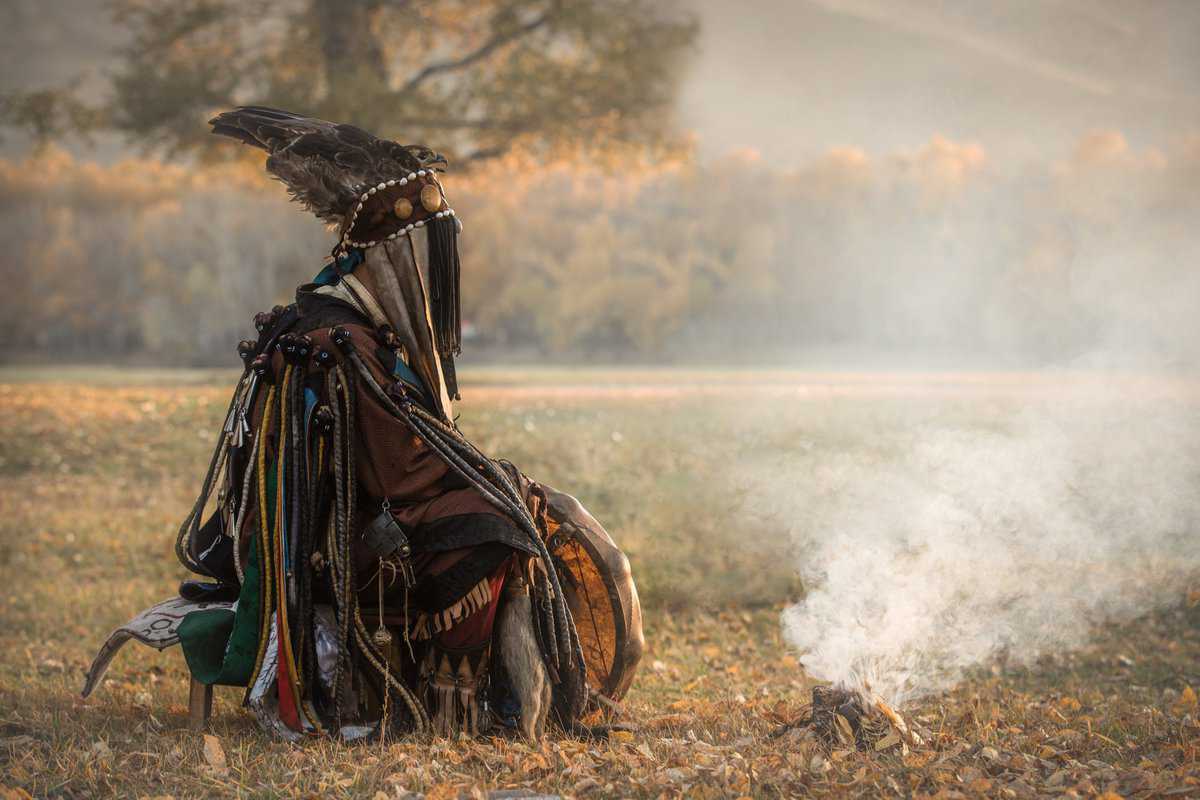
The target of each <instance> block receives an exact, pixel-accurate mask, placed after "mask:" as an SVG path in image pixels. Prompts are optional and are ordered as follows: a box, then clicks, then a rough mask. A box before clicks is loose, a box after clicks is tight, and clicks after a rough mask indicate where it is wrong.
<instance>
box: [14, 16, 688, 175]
mask: <svg viewBox="0 0 1200 800" xmlns="http://www.w3.org/2000/svg"><path fill="white" fill-rule="evenodd" d="M113 8H114V13H115V14H116V15H117V20H118V22H120V23H121V25H122V26H123V27H124V29H125V30H127V31H128V37H127V40H126V41H125V43H124V44H123V45H122V46H121V47H120V48H119V51H118V53H117V63H116V67H115V69H114V70H113V73H112V74H111V85H112V91H111V93H110V94H109V95H108V96H107V97H105V98H103V100H102V101H100V102H99V103H90V102H88V101H87V100H86V99H85V98H82V97H80V96H79V95H78V94H77V93H76V92H75V91H74V90H73V89H72V88H71V87H63V88H61V89H57V90H49V91H46V90H42V91H38V92H30V93H25V94H20V93H16V94H10V95H9V96H7V97H5V98H3V103H2V105H0V113H2V114H3V117H4V121H5V122H6V123H7V124H9V125H14V126H20V127H23V128H26V129H29V130H31V131H32V132H33V133H34V134H35V135H36V136H38V137H39V138H41V139H49V138H54V137H56V136H60V135H62V134H64V133H88V132H92V131H97V130H112V131H118V132H121V133H123V134H126V135H127V136H128V137H129V138H130V139H131V140H132V141H134V142H136V143H138V144H140V145H142V146H143V147H144V148H145V149H155V150H161V151H162V152H165V153H168V154H178V153H199V154H201V155H203V154H204V153H205V152H207V150H208V148H210V147H211V146H212V140H211V137H208V136H207V135H206V134H207V128H206V126H205V125H204V121H205V120H206V119H207V118H208V117H209V116H210V115H211V114H212V113H213V112H215V111H218V110H221V109H224V108H228V107H230V106H233V105H241V104H249V103H256V104H265V105H275V106H279V107H282V108H286V109H288V110H292V111H297V112H300V113H304V114H308V115H312V116H318V117H323V118H326V119H331V120H335V121H339V122H353V123H355V124H357V125H359V126H361V127H363V128H366V129H368V130H370V131H372V132H374V133H376V134H378V135H382V136H387V137H390V138H395V139H397V140H401V141H403V142H406V143H407V142H423V143H428V144H430V145H433V146H436V147H437V149H439V150H441V151H443V152H446V153H449V154H451V155H454V156H456V157H457V158H458V159H459V160H460V161H461V160H464V159H467V160H470V159H478V158H483V157H487V156H492V155H496V154H499V153H502V152H504V151H506V150H507V149H508V148H509V147H510V146H511V144H512V143H513V142H514V141H516V140H518V139H522V140H526V141H532V142H535V143H553V142H556V141H562V140H572V141H577V140H585V141H586V140H587V139H589V138H592V137H596V136H604V137H606V138H609V139H613V140H618V141H624V142H629V141H634V142H637V141H651V142H654V141H661V140H662V139H663V137H664V136H665V135H666V134H667V133H668V131H669V117H670V113H669V111H670V103H671V100H672V98H673V96H674V93H675V88H676V76H677V75H678V72H679V69H678V67H679V65H680V62H681V60H682V58H683V57H684V56H685V55H686V53H687V52H688V50H689V48H690V45H691V44H692V42H693V41H694V39H695V35H696V31H697V23H696V22H695V20H694V19H692V18H690V17H688V16H686V15H684V14H682V13H680V12H678V11H677V10H675V9H674V8H673V7H672V5H671V4H667V3H661V2H654V0H571V2H566V1H565V0H424V1H422V0H273V1H272V2H267V0H172V2H170V3H157V2H145V0H117V2H116V3H115V5H114V6H113Z"/></svg>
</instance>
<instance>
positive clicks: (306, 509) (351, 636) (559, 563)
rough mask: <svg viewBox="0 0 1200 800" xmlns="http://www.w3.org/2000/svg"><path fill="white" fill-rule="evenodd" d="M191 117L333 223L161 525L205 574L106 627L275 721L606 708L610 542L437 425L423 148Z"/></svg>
mask: <svg viewBox="0 0 1200 800" xmlns="http://www.w3.org/2000/svg"><path fill="white" fill-rule="evenodd" d="M211 124H212V126H213V131H214V133H217V134H221V135H225V136H231V137H233V138H236V139H239V140H241V141H243V142H246V143H248V144H251V145H254V146H256V147H260V148H262V149H264V150H266V151H267V152H268V153H269V157H268V159H267V163H266V167H267V170H268V172H270V173H271V174H272V175H274V176H275V177H277V178H278V179H279V180H281V181H282V182H283V183H284V184H285V185H286V186H287V188H288V190H289V191H290V192H291V194H292V196H293V197H294V198H295V199H297V200H298V201H300V202H301V203H303V204H304V205H305V206H306V207H307V208H308V209H310V210H311V211H313V212H314V213H315V214H316V215H317V216H318V217H319V218H321V219H322V220H324V221H325V222H327V223H330V224H332V225H335V226H336V228H337V233H338V241H337V244H336V245H335V247H334V249H333V254H332V258H331V260H330V261H329V263H328V264H327V265H326V266H325V267H324V268H323V269H322V270H321V271H320V273H319V274H318V275H317V276H316V277H315V279H314V280H313V282H312V283H309V284H306V285H304V286H301V287H300V288H299V289H298V290H297V293H296V302H295V303H293V304H292V305H289V306H287V307H282V306H277V307H276V308H274V309H273V310H272V311H269V312H264V313H261V314H259V315H258V316H257V317H256V318H255V320H254V328H255V332H256V335H255V337H254V338H253V339H247V340H245V341H243V342H242V343H241V344H240V345H239V348H238V350H239V353H240V355H241V357H242V359H243V362H244V366H245V369H244V372H243V375H242V378H241V380H240V381H239V383H238V385H237V388H236V389H235V391H234V394H233V398H232V400H231V402H230V405H229V409H228V412H227V414H226V416H225V424H224V426H223V429H222V431H221V432H220V434H219V437H218V442H217V446H216V449H215V451H214V453H213V456H212V459H211V461H210V464H209V468H208V471H207V474H206V476H205V478H204V482H203V486H202V488H201V492H200V495H199V497H198V498H197V500H196V503H195V506H194V508H193V509H192V512H191V513H190V514H189V515H188V516H187V519H186V520H185V522H184V523H183V525H182V527H181V529H180V531H179V536H178V540H177V543H176V553H177V555H178V557H179V559H180V560H181V561H182V563H183V564H184V565H185V566H186V567H188V569H190V570H191V571H193V572H195V573H197V574H198V575H200V576H202V577H203V578H204V579H205V580H202V581H188V582H185V583H184V585H183V586H182V587H181V588H180V596H179V597H176V598H171V599H170V600H167V601H164V603H161V604H159V605H158V606H155V607H154V608H152V609H149V610H148V611H146V612H143V614H142V615H140V616H139V617H138V618H135V619H134V620H133V621H131V622H130V623H128V624H127V625H125V626H122V627H121V628H119V629H118V630H117V631H115V632H114V634H113V635H112V637H110V639H109V641H108V642H107V643H106V645H105V647H104V648H103V649H102V650H101V653H100V655H99V656H97V659H96V662H95V663H94V664H93V667H92V669H91V670H90V671H89V675H88V681H87V685H86V686H85V689H84V693H85V695H86V694H88V693H90V692H91V691H92V690H93V689H94V688H95V686H96V685H97V684H98V682H99V680H100V678H101V676H102V675H103V673H104V670H105V669H106V668H107V666H108V663H109V662H110V661H111V659H112V657H113V655H114V654H115V653H116V651H117V650H118V649H119V648H120V646H121V645H122V644H123V643H124V642H125V641H126V640H127V639H129V638H134V639H137V640H140V641H143V642H145V643H148V644H151V645H153V646H156V647H160V649H161V648H162V647H166V646H169V645H172V644H175V643H179V644H181V645H182V649H183V651H184V655H185V657H186V659H187V663H188V667H189V669H190V671H191V673H192V675H193V677H194V678H195V679H196V680H198V681H200V682H202V683H204V684H208V685H213V684H219V685H232V686H243V687H245V688H246V693H245V703H246V705H247V706H248V707H249V708H250V709H252V711H253V712H254V713H255V715H256V716H257V718H258V719H259V721H260V722H261V724H262V725H263V726H264V728H266V729H268V730H271V731H273V732H275V733H277V734H279V735H281V736H284V737H285V738H298V737H300V736H302V735H305V734H317V733H322V732H324V733H331V734H334V735H338V736H341V737H343V738H346V739H353V738H357V737H363V736H368V737H375V736H380V735H384V734H386V733H387V732H390V731H395V732H426V731H431V732H434V733H440V734H450V733H455V732H460V731H461V732H467V733H473V732H477V731H480V730H482V729H484V728H486V727H488V726H489V725H491V724H493V723H495V722H501V723H504V724H507V725H512V726H517V727H519V728H520V730H522V731H523V732H524V733H525V734H526V735H528V736H533V737H535V736H537V735H540V732H541V730H542V728H543V726H544V722H545V719H546V716H547V713H549V715H550V718H551V719H553V720H555V721H556V722H557V723H558V724H560V725H561V726H563V727H565V728H568V729H572V728H575V727H576V726H577V725H578V723H579V720H580V719H581V718H583V717H585V715H587V714H589V713H591V712H593V711H595V710H596V709H599V708H602V707H612V703H611V702H608V703H606V702H604V700H603V698H607V699H608V700H609V701H615V700H619V699H620V697H621V696H622V695H623V694H624V692H625V691H626V690H627V689H628V686H629V683H630V682H631V680H632V678H633V672H634V669H635V668H636V665H637V662H638V660H639V658H640V655H641V648H642V634H641V616H640V608H639V606H638V600H637V592H636V589H635V588H634V585H633V581H632V577H631V576H630V572H629V566H628V562H627V560H626V559H625V557H624V555H623V554H622V553H621V552H620V550H619V549H618V548H617V547H616V545H615V544H614V543H613V541H612V539H611V538H610V537H609V536H608V534H607V533H606V532H605V531H604V529H603V528H602V527H601V526H600V525H599V523H598V522H596V520H595V519H594V518H593V517H592V516H591V515H589V514H588V513H587V512H586V511H585V510H584V509H583V507H582V506H581V505H580V504H579V503H578V502H577V501H576V500H574V498H571V497H570V496H568V495H565V494H563V493H561V492H557V491H556V490H554V489H552V488H550V487H548V486H545V485H543V484H540V483H538V482H536V481H533V480H531V479H529V478H528V477H526V476H525V475H524V474H522V473H521V472H520V471H519V470H518V469H517V468H516V467H515V466H513V465H512V464H511V463H508V462H506V461H501V460H494V459H492V458H489V457H487V456H485V455H484V454H483V453H481V452H480V451H479V450H478V449H477V448H475V447H474V446H473V445H472V444H471V443H470V442H469V441H467V440H466V439H465V438H464V437H463V436H462V434H461V433H460V432H459V430H458V428H457V426H456V424H455V421H454V412H453V405H452V404H453V403H454V401H455V400H457V399H458V386H457V377H456V373H455V367H454V358H455V356H456V355H457V354H458V353H459V351H460V345H461V341H460V339H461V336H460V328H461V324H460V303H459V270H460V262H459V253H458V236H459V233H460V223H459V220H458V218H457V216H456V214H455V212H454V210H453V208H452V207H451V206H450V205H449V203H448V202H447V199H446V194H445V192H444V190H443V187H442V184H441V180H440V178H439V173H440V172H442V171H443V170H444V169H445V167H446V162H445V160H444V159H443V158H442V157H441V156H440V155H438V154H436V153H434V152H433V151H431V150H429V149H428V148H425V147H420V146H411V145H409V146H403V145H399V144H397V143H395V142H391V141H387V140H383V139H378V138H376V137H374V136H372V135H370V134H368V133H366V132H365V131H362V130H360V129H358V128H355V127H353V126H349V125H337V124H333V123H329V122H325V121H322V120H316V119H311V118H305V117H300V116H296V115H294V114H290V113H287V112H283V111H278V110H274V109H269V108H261V107H244V108H239V109H236V110H234V111H230V112H226V113H223V114H220V115H218V116H217V117H216V118H214V119H213V120H212V123H211Z"/></svg>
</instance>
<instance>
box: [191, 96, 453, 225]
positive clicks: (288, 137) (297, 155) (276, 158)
mask: <svg viewBox="0 0 1200 800" xmlns="http://www.w3.org/2000/svg"><path fill="white" fill-rule="evenodd" d="M209 124H210V125H212V132H213V133H217V134H220V135H222V136H229V137H232V138H234V139H238V140H240V141H242V142H245V143H246V144H250V145H253V146H255V147H260V148H262V149H263V150H266V151H267V152H268V153H269V154H270V156H269V157H268V158H267V172H269V173H271V174H272V175H274V176H275V177H276V178H278V179H279V180H280V181H281V182H282V183H283V184H284V185H285V186H286V187H287V189H288V192H289V193H290V194H291V195H292V197H293V198H294V199H296V200H298V201H299V202H301V203H303V204H304V207H305V208H307V209H308V210H309V211H311V212H312V213H314V214H316V215H317V217H319V218H320V219H322V220H324V221H325V222H328V223H331V224H338V223H340V222H342V221H343V219H344V217H345V216H346V214H348V213H350V212H352V211H353V209H354V207H355V205H356V204H357V203H358V200H359V197H360V196H361V195H362V193H363V192H365V191H367V190H368V189H370V188H371V187H373V186H378V185H379V184H380V183H386V182H387V181H389V180H398V179H399V178H403V177H407V176H408V175H409V174H411V173H414V172H417V171H419V170H435V169H442V168H445V167H446V166H447V165H446V159H445V158H443V157H442V156H441V154H440V153H435V152H434V151H432V150H430V149H429V148H428V147H425V146H423V145H415V144H408V145H404V144H398V143H396V142H393V141H390V140H388V139H380V138H378V137H375V136H372V135H371V134H369V133H367V132H366V131H364V130H363V129H362V128H356V127H355V126H353V125H340V124H337V123H333V122H326V121H325V120H323V119H314V118H312V117H302V116H300V115H299V114H293V113H291V112H289V111H280V110H279V109H276V108H265V107H263V106H242V107H241V108H235V109H234V110H233V111H226V112H223V113H221V114H218V115H217V116H215V117H213V118H212V119H211V120H209Z"/></svg>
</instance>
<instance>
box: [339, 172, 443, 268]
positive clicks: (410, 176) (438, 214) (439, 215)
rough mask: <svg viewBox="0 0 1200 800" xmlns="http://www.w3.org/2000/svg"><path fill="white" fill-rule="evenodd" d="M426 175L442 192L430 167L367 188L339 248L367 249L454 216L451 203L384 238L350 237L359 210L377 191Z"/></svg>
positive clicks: (401, 184)
mask: <svg viewBox="0 0 1200 800" xmlns="http://www.w3.org/2000/svg"><path fill="white" fill-rule="evenodd" d="M426 175H428V176H429V177H431V178H433V184H431V185H433V186H437V187H438V191H439V192H441V191H442V186H441V183H439V182H438V180H437V178H436V177H435V175H434V171H433V170H431V169H429V170H425V169H419V170H417V171H416V172H410V173H408V177H406V178H393V179H392V180H390V181H384V182H383V183H380V184H379V185H377V186H372V187H371V188H370V189H367V190H366V191H365V192H363V193H362V194H361V195H359V196H358V203H357V204H356V205H355V206H354V213H352V214H351V215H350V224H348V225H347V226H346V230H345V233H343V234H342V239H341V241H340V242H338V249H340V250H342V251H345V250H346V249H347V248H350V247H357V248H359V249H364V250H365V249H366V248H368V247H374V246H375V245H377V244H380V243H381V242H385V241H388V240H391V239H396V238H399V237H401V236H407V235H408V234H410V233H412V232H413V231H415V230H416V229H417V228H420V227H423V226H424V225H425V223H427V222H429V221H430V220H433V219H442V218H443V217H453V216H454V209H453V208H450V207H449V205H447V206H446V208H445V209H444V210H442V211H438V212H436V213H435V214H434V215H433V216H432V217H429V218H426V219H420V220H417V221H416V222H410V223H408V224H407V225H405V226H403V227H401V228H398V229H396V230H395V231H392V232H391V233H389V234H388V235H387V236H386V237H384V238H382V239H374V240H372V241H369V242H356V241H354V240H353V239H351V238H350V231H352V230H354V223H355V222H356V221H358V215H359V212H361V211H362V209H363V205H364V204H365V203H366V202H367V200H368V199H370V198H371V197H372V196H374V195H375V194H376V193H377V192H382V191H383V190H384V189H389V188H391V187H393V186H404V185H406V184H408V183H411V182H412V181H415V180H416V179H417V178H424V177H425V176H426ZM445 198H446V195H445V194H444V193H443V194H442V200H443V202H445Z"/></svg>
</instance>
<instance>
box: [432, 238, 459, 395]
mask: <svg viewBox="0 0 1200 800" xmlns="http://www.w3.org/2000/svg"><path fill="white" fill-rule="evenodd" d="M427 230H428V231H429V282H430V283H431V284H432V285H431V286H430V295H431V296H430V312H431V313H432V315H433V328H434V333H435V335H436V336H437V342H438V356H439V357H440V358H441V361H442V373H443V376H444V377H445V379H446V392H447V393H448V394H449V395H450V396H451V397H452V398H454V399H455V400H458V399H459V394H458V378H457V376H456V374H455V370H454V356H456V355H458V354H459V353H461V352H462V308H461V305H460V300H459V287H458V285H459V261H458V225H457V223H456V222H455V220H454V217H442V218H441V219H434V220H431V221H430V223H429V225H428V226H427Z"/></svg>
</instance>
